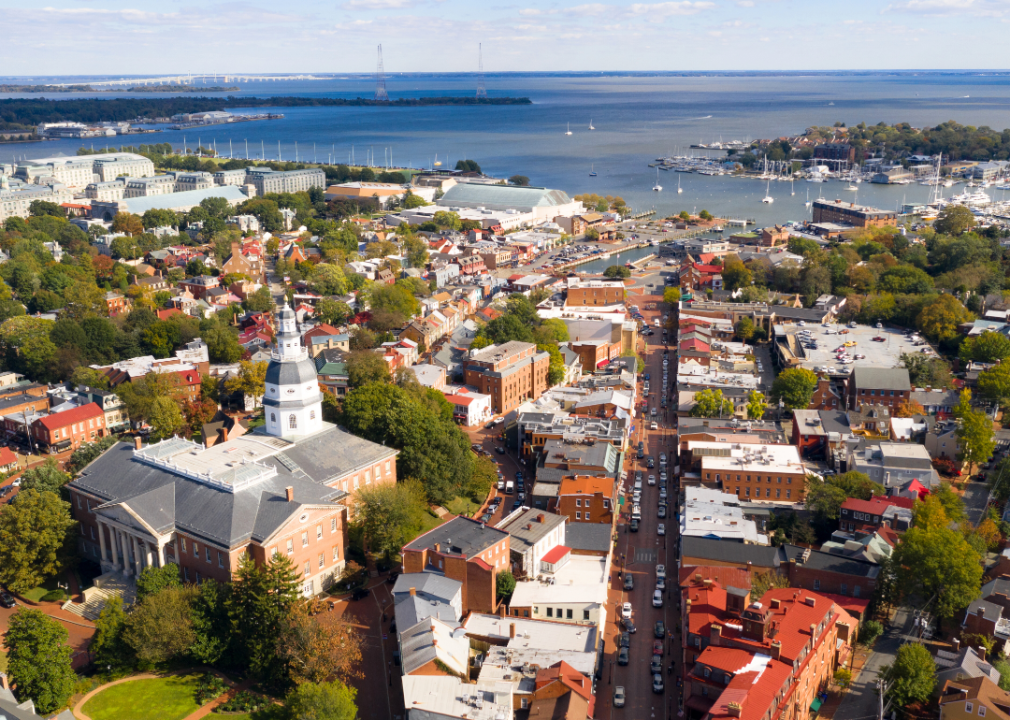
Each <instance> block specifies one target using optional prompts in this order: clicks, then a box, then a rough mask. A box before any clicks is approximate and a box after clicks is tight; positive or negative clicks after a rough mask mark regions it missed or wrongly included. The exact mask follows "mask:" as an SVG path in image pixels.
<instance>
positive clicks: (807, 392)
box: [772, 368, 817, 410]
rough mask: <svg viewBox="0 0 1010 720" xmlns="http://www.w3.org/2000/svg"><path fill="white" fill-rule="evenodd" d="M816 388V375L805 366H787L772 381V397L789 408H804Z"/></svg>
mask: <svg viewBox="0 0 1010 720" xmlns="http://www.w3.org/2000/svg"><path fill="white" fill-rule="evenodd" d="M816 389H817V375H816V374H815V373H814V372H813V371H812V370H807V369H806V368H789V369H788V370H783V371H782V372H781V373H779V375H778V377H777V378H775V382H774V383H772V397H773V398H775V399H776V400H781V401H782V402H783V403H784V404H785V407H786V408H787V409H789V410H805V409H806V408H807V406H808V405H810V398H812V397H813V395H814V390H816Z"/></svg>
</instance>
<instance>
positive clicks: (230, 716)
mask: <svg viewBox="0 0 1010 720" xmlns="http://www.w3.org/2000/svg"><path fill="white" fill-rule="evenodd" d="M210 717H211V718H212V719H213V718H220V720H284V719H285V718H286V717H287V713H286V712H285V711H284V708H283V707H281V706H280V705H274V706H272V707H268V708H264V709H262V710H257V711H256V712H254V713H224V712H216V713H213V714H212V715H210Z"/></svg>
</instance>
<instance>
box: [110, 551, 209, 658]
mask: <svg viewBox="0 0 1010 720" xmlns="http://www.w3.org/2000/svg"><path fill="white" fill-rule="evenodd" d="M176 572H178V570H177V571H176ZM197 592H198V591H197V589H196V588H195V587H193V586H192V585H191V586H188V587H181V586H174V587H173V586H166V587H163V588H162V589H161V590H159V591H158V592H156V593H154V594H153V595H147V596H146V597H145V598H144V601H143V602H142V603H140V604H139V605H138V606H137V607H136V608H134V610H133V611H132V612H131V613H130V615H129V617H128V618H127V621H126V628H125V629H124V631H123V640H124V641H125V642H126V644H127V645H129V646H130V647H131V648H133V652H134V654H136V656H137V658H138V659H139V660H140V661H141V662H144V663H163V662H166V661H168V660H171V659H173V658H177V657H181V656H183V655H184V654H185V653H186V651H187V650H189V647H190V645H192V644H193V641H194V640H195V639H196V635H195V633H194V632H193V619H192V615H191V608H192V603H193V600H194V598H195V597H196V595H197Z"/></svg>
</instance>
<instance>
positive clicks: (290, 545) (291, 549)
mask: <svg viewBox="0 0 1010 720" xmlns="http://www.w3.org/2000/svg"><path fill="white" fill-rule="evenodd" d="M294 551H295V542H294V540H292V539H291V538H288V555H290V554H291V553H293V552H294Z"/></svg>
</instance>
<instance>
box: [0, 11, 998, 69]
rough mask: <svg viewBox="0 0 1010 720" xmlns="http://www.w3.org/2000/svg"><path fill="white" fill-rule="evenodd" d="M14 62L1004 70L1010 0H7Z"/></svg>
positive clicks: (5, 58) (6, 53)
mask: <svg viewBox="0 0 1010 720" xmlns="http://www.w3.org/2000/svg"><path fill="white" fill-rule="evenodd" d="M0 21H2V22H0V26H2V27H3V30H4V32H3V38H4V39H3V42H2V44H0V76H8V77H9V76H32V77H40V76H53V75H59V76H67V75H117V76H118V75H123V74H125V75H137V74H152V75H154V74H166V73H168V74H174V73H190V72H191V73H207V72H220V73H229V72H230V73H239V72H241V73H297V72H306V73H309V72H326V73H358V72H373V71H374V69H375V50H376V46H377V45H378V44H379V43H382V45H383V55H384V59H385V68H386V71H387V73H393V72H470V71H474V70H475V69H476V66H477V44H478V43H482V44H483V51H484V68H485V71H486V72H488V73H494V72H506V71H534V72H536V71H540V72H548V71H580V70H587V71H606V70H616V71H622V70H625V71H649V70H652V71H657V70H658V71H692V70H860V69H882V68H885V69H913V68H914V69H966V68H974V69H1005V68H1008V67H1010V60H1008V56H1007V54H1006V51H1005V38H1006V37H1007V35H1008V33H1010V0H881V1H879V2H878V1H874V0H846V1H845V2H837V0H673V1H671V2H628V1H622V0H617V1H611V2H590V3H586V2H566V1H565V0H335V1H327V2H319V1H317V0H283V2H279V1H278V0H272V1H268V0H232V1H226V2H216V1H215V0H201V1H200V2H194V1H193V0H159V1H158V2H154V1H153V0H0Z"/></svg>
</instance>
